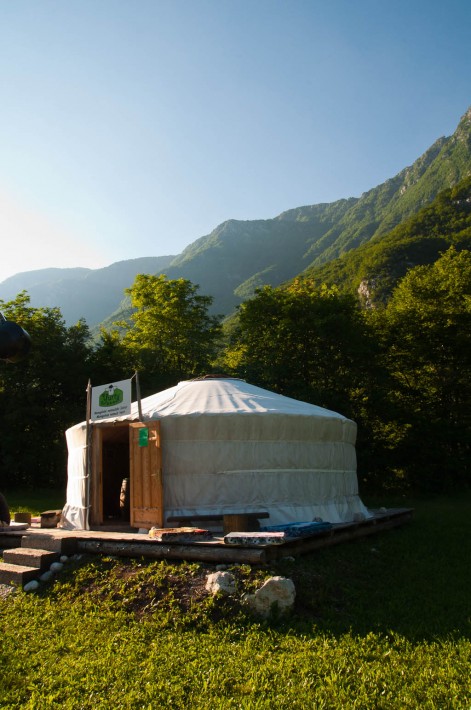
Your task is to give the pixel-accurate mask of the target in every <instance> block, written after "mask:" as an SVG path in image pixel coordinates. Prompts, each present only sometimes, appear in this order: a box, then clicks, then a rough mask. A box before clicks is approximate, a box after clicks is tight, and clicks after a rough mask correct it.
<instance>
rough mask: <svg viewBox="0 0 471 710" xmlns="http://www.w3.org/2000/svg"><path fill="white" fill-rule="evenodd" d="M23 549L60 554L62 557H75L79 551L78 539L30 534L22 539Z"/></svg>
mask: <svg viewBox="0 0 471 710" xmlns="http://www.w3.org/2000/svg"><path fill="white" fill-rule="evenodd" d="M21 547H28V548H33V549H39V550H48V551H49V552H59V553H60V554H61V555H73V554H74V553H75V552H76V551H77V538H76V537H66V536H62V535H47V534H40V533H36V534H35V533H29V534H28V535H23V537H22V538H21Z"/></svg>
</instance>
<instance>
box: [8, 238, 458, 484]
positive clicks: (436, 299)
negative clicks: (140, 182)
mask: <svg viewBox="0 0 471 710" xmlns="http://www.w3.org/2000/svg"><path fill="white" fill-rule="evenodd" d="M459 246H461V244H460V245H459ZM126 291H127V295H128V296H129V297H130V299H131V302H132V307H133V310H132V314H131V316H130V318H129V319H128V320H127V321H121V322H116V323H115V324H114V325H113V327H111V328H108V329H104V328H103V329H102V331H101V337H100V341H99V342H98V343H94V342H93V341H91V339H90V337H89V335H90V334H89V329H88V327H87V325H86V323H85V322H84V321H79V322H78V323H77V324H76V325H74V326H72V327H67V326H66V325H65V322H64V320H63V318H62V316H61V312H60V310H59V309H58V308H33V307H32V306H31V305H30V301H29V297H28V294H27V293H26V292H22V293H20V294H18V296H17V297H16V298H15V299H13V300H11V301H8V302H2V301H0V311H1V312H2V313H3V314H4V316H5V317H6V318H7V319H8V320H11V321H14V322H16V323H19V324H20V325H21V326H22V327H23V328H24V329H25V330H26V331H27V332H28V333H29V335H30V337H31V341H32V347H31V351H30V354H29V356H28V357H27V358H25V359H24V360H23V361H22V362H18V363H8V362H1V363H0V419H1V430H2V437H1V443H0V467H1V474H2V475H1V478H2V487H4V488H18V487H20V486H21V487H25V488H32V487H54V488H63V487H64V486H65V482H66V460H67V452H66V446H65V436H64V432H65V430H66V429H67V428H68V427H69V426H71V425H73V424H75V423H77V422H79V421H83V420H84V419H85V402H86V387H87V382H88V380H89V379H90V380H91V382H92V385H101V384H104V383H107V382H112V381H113V380H120V379H126V378H129V377H131V376H132V375H133V374H134V372H136V371H137V372H138V373H139V377H140V382H141V391H142V396H143V397H145V396H147V395H148V394H151V393H153V392H156V391H159V390H162V389H164V388H166V387H169V386H172V385H174V384H176V383H177V382H179V381H181V380H185V379H191V378H194V377H198V376H201V375H204V374H208V373H219V374H220V373H224V374H225V375H229V376H233V377H241V378H243V379H245V380H247V381H248V382H250V383H252V384H255V385H259V386H262V387H265V388H267V389H271V390H273V391H276V392H278V393H280V394H283V395H286V396H289V397H294V398H296V399H302V400H304V401H307V402H311V403H314V404H317V405H319V406H322V407H326V408H328V409H333V410H335V411H338V412H340V413H342V414H343V415H345V416H347V417H349V418H351V419H353V420H354V421H356V422H357V424H358V441H357V454H358V476H359V481H360V486H361V489H362V491H367V492H386V491H394V492H398V491H407V492H424V493H435V492H437V493H438V492H444V491H452V490H455V491H456V490H460V489H462V488H463V487H464V486H467V485H469V480H470V479H469V461H470V455H469V454H470V427H469V424H470V421H469V417H470V414H469V402H470V394H471V392H470V389H471V384H470V383H471V378H470V374H471V367H470V365H471V252H470V251H469V250H468V249H464V248H461V249H460V248H457V246H453V245H452V246H449V247H448V249H446V250H445V251H444V252H442V253H441V254H440V255H439V257H438V258H437V259H436V261H434V262H433V263H430V264H425V265H421V266H416V267H414V268H412V269H409V270H408V271H407V273H406V274H405V275H404V276H402V277H401V278H399V279H398V280H397V283H396V285H395V287H394V288H393V289H392V291H391V295H390V297H389V298H388V299H387V300H386V301H385V302H383V303H381V304H380V305H378V306H376V307H374V308H371V307H370V308H367V307H365V305H364V304H363V303H362V302H361V300H360V299H359V298H358V297H357V296H355V295H353V294H351V293H346V292H344V291H342V290H341V289H340V288H339V287H338V286H336V285H335V284H332V285H327V284H325V283H324V284H321V285H318V284H317V283H316V282H315V281H314V280H312V279H309V278H304V279H299V278H298V279H295V280H293V281H292V282H291V283H289V284H287V285H285V286H284V287H278V288H273V287H270V286H265V287H263V288H261V289H259V290H258V291H257V293H256V295H255V296H254V297H253V298H251V299H249V300H247V301H245V302H244V303H243V304H242V305H241V306H240V307H239V309H238V311H237V313H236V314H235V315H234V316H233V317H232V318H230V319H227V320H226V321H224V322H222V320H221V318H218V317H217V316H214V315H211V314H210V313H209V308H210V305H211V301H212V299H211V297H209V296H205V295H202V294H200V293H199V288H198V286H197V285H195V284H192V283H191V282H190V281H188V280H186V279H183V278H180V279H168V278H167V277H166V276H164V275H159V276H151V275H145V274H141V275H138V276H137V278H136V279H135V282H134V283H133V285H132V286H131V287H130V288H129V289H127V290H126Z"/></svg>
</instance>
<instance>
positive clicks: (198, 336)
mask: <svg viewBox="0 0 471 710" xmlns="http://www.w3.org/2000/svg"><path fill="white" fill-rule="evenodd" d="M126 293H127V294H128V295H129V296H130V297H131V303H132V306H133V308H134V309H135V311H134V313H133V314H132V315H131V323H130V324H129V323H128V324H118V325H120V326H121V327H124V328H125V333H124V336H123V337H122V344H123V346H124V348H125V349H126V351H127V353H128V356H129V362H130V363H131V364H132V366H133V368H134V369H136V370H138V371H139V372H140V373H141V374H142V382H143V392H144V391H145V390H146V389H147V390H148V391H152V390H154V389H155V388H156V387H160V388H162V387H165V386H168V385H169V384H174V383H175V382H176V381H178V380H181V379H184V378H190V377H196V376H198V375H202V374H205V373H206V372H208V370H209V369H210V368H211V363H212V361H213V359H214V356H215V354H216V351H217V341H218V338H219V337H220V333H221V327H220V323H219V318H218V317H216V316H210V315H208V308H209V306H210V305H211V303H212V298H211V297H209V296H202V295H200V294H198V286H195V285H194V284H192V283H191V282H190V281H188V280H186V279H182V278H180V279H175V280H172V279H167V278H166V276H164V275H160V276H150V275H147V274H139V275H138V276H137V277H136V279H135V282H134V284H133V286H132V287H131V288H130V289H126Z"/></svg>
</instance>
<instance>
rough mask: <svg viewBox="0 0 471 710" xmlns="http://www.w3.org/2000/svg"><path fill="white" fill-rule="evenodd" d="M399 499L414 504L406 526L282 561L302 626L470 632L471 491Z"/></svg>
mask: <svg viewBox="0 0 471 710" xmlns="http://www.w3.org/2000/svg"><path fill="white" fill-rule="evenodd" d="M401 505H402V507H411V508H414V511H415V512H414V517H413V519H412V521H411V522H409V523H406V524H405V525H404V526H403V527H401V528H397V529H395V530H392V531H388V532H383V533H379V534H378V535H372V536H371V537H368V538H365V539H363V540H360V541H357V542H354V543H350V544H345V545H339V546H338V547H334V548H330V549H326V550H323V551H319V552H316V553H315V554H312V555H309V556H306V557H303V558H299V559H298V560H297V561H296V562H295V563H291V564H290V563H289V562H286V563H284V564H283V563H281V564H280V571H279V573H286V574H287V575H289V576H291V577H292V578H293V580H294V581H295V584H296V589H297V611H298V615H297V618H298V619H299V624H300V626H302V627H303V631H304V632H306V631H307V629H306V626H309V627H310V633H312V632H313V631H314V633H315V631H316V629H317V630H322V631H326V632H330V633H332V634H334V635H338V634H343V633H345V632H348V631H349V630H350V631H351V632H352V633H353V634H355V635H357V634H358V635H365V634H367V633H369V632H371V631H373V632H376V633H385V634H386V633H390V632H391V631H392V632H396V633H398V634H401V635H403V636H404V637H405V638H407V639H409V640H410V641H419V640H423V639H427V640H432V639H435V640H439V639H442V640H444V639H445V638H447V639H449V638H460V637H461V638H468V639H469V638H471V607H470V603H469V600H470V589H471V564H470V560H471V515H470V512H471V496H470V495H469V494H467V495H465V496H463V497H461V498H459V499H450V498H440V499H436V500H433V501H423V502H417V501H407V502H406V501H403V502H402V504H401ZM390 507H393V506H392V505H391V506H390ZM283 567H284V569H283ZM313 622H314V628H313V626H312V624H313Z"/></svg>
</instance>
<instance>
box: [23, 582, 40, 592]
mask: <svg viewBox="0 0 471 710" xmlns="http://www.w3.org/2000/svg"><path fill="white" fill-rule="evenodd" d="M38 587H39V582H38V581H37V580H36V579H32V580H31V582H28V583H27V584H25V586H24V587H23V591H24V592H34V591H35V589H37V588H38Z"/></svg>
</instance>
